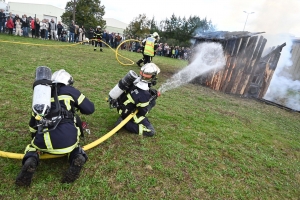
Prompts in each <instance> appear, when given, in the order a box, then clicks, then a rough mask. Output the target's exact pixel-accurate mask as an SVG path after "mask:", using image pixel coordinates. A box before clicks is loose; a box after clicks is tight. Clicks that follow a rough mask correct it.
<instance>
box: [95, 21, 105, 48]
mask: <svg viewBox="0 0 300 200" xmlns="http://www.w3.org/2000/svg"><path fill="white" fill-rule="evenodd" d="M102 36H103V31H102V30H101V27H100V26H97V29H96V31H95V32H94V40H95V48H94V51H96V50H97V46H98V44H99V45H100V51H102Z"/></svg>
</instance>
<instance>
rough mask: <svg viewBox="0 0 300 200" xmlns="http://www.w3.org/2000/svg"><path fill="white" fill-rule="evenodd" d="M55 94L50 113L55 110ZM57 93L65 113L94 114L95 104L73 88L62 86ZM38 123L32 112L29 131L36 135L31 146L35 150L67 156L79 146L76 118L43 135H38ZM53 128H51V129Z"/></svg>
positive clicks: (52, 97)
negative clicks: (77, 111)
mask: <svg viewBox="0 0 300 200" xmlns="http://www.w3.org/2000/svg"><path fill="white" fill-rule="evenodd" d="M53 93H54V92H53V91H52V94H51V110H50V113H51V111H54V110H55V101H54V94H53ZM57 93H58V100H59V104H60V106H61V109H62V110H64V111H65V110H67V111H69V112H72V111H73V112H74V111H75V109H78V110H79V111H80V112H81V113H82V114H86V115H88V114H92V113H93V112H94V111H95V107H94V104H93V103H92V102H91V101H90V100H89V99H88V98H86V97H85V96H84V95H83V94H82V93H81V92H80V91H79V90H77V89H76V88H74V87H72V86H66V85H63V84H62V85H61V87H60V88H59V90H58V91H57ZM69 112H68V113H69ZM51 117H53V116H51ZM37 122H38V121H37V120H36V119H35V113H34V112H32V115H31V118H30V121H29V130H30V132H31V133H33V134H35V137H34V138H33V140H32V141H31V145H32V146H33V147H34V148H36V149H38V150H40V151H44V152H48V153H51V154H66V153H69V152H71V151H72V150H73V149H74V148H76V147H77V146H78V143H79V136H80V134H81V133H80V129H79V127H77V126H76V124H75V118H74V116H73V118H72V117H71V118H69V119H68V120H67V121H63V120H62V122H61V123H59V124H58V125H57V127H56V129H54V130H52V131H49V132H46V133H43V134H38V133H37ZM80 126H81V124H80ZM51 128H52V127H49V129H51ZM44 130H47V129H44Z"/></svg>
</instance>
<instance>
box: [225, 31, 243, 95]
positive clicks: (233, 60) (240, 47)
mask: <svg viewBox="0 0 300 200" xmlns="http://www.w3.org/2000/svg"><path fill="white" fill-rule="evenodd" d="M248 41H249V37H244V38H242V40H240V41H239V42H240V45H237V46H236V48H238V50H237V51H236V52H237V56H235V57H232V58H231V60H230V63H229V64H228V69H227V71H226V73H224V74H223V77H222V80H221V81H222V82H221V88H220V90H221V91H223V92H225V91H226V88H227V86H228V84H229V81H230V78H231V76H232V71H233V69H234V68H235V66H236V62H237V60H238V58H239V57H240V56H241V55H243V54H244V53H245V47H246V46H247V44H248Z"/></svg>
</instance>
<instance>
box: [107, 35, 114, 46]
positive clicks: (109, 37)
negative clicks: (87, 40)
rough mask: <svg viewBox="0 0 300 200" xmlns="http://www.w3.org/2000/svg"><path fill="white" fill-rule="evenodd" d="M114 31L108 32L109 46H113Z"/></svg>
mask: <svg viewBox="0 0 300 200" xmlns="http://www.w3.org/2000/svg"><path fill="white" fill-rule="evenodd" d="M112 34H113V33H109V34H108V44H109V46H112V39H113V35H112Z"/></svg>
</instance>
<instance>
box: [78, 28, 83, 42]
mask: <svg viewBox="0 0 300 200" xmlns="http://www.w3.org/2000/svg"><path fill="white" fill-rule="evenodd" d="M78 33H79V34H78V42H83V29H82V26H80V27H79V30H78Z"/></svg>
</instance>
